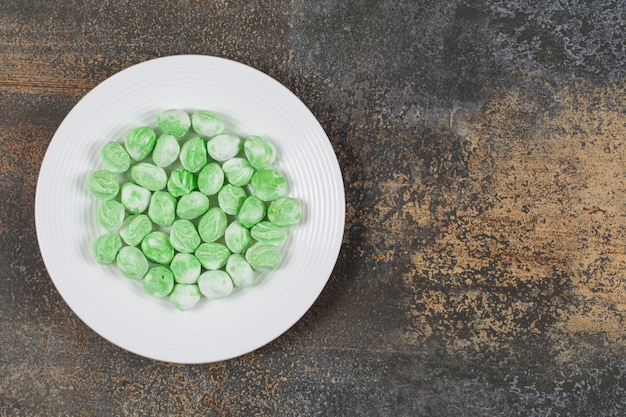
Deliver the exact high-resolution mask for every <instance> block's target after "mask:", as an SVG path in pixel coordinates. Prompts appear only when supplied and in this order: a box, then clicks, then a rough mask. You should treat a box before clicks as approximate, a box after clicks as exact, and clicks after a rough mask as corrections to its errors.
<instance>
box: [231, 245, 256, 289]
mask: <svg viewBox="0 0 626 417" xmlns="http://www.w3.org/2000/svg"><path fill="white" fill-rule="evenodd" d="M226 272H228V275H230V278H231V279H232V281H233V283H234V284H235V286H237V287H240V288H245V287H249V286H251V285H252V284H254V269H252V266H250V264H249V263H248V261H246V259H245V258H244V257H243V255H240V254H238V253H233V254H232V255H230V257H229V258H228V261H227V262H226Z"/></svg>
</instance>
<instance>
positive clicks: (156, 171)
mask: <svg viewBox="0 0 626 417" xmlns="http://www.w3.org/2000/svg"><path fill="white" fill-rule="evenodd" d="M130 176H131V177H132V178H133V180H135V183H136V184H137V185H140V186H142V187H143V188H145V189H146V190H150V191H159V190H162V189H164V188H165V186H166V185H167V173H166V172H165V170H164V169H163V168H161V167H158V166H156V165H154V164H151V163H148V162H139V163H138V164H135V165H133V167H132V168H131V169H130Z"/></svg>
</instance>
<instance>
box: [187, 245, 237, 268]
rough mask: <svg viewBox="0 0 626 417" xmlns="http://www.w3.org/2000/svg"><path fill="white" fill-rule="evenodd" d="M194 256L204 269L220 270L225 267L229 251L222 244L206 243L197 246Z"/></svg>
mask: <svg viewBox="0 0 626 417" xmlns="http://www.w3.org/2000/svg"><path fill="white" fill-rule="evenodd" d="M195 255H196V258H198V260H199V261H200V263H201V264H202V266H203V267H204V268H205V269H220V268H223V267H224V265H226V261H227V260H228V257H229V256H230V250H228V248H227V247H226V245H224V244H223V243H217V242H207V243H203V244H201V245H200V246H198V249H196V252H195Z"/></svg>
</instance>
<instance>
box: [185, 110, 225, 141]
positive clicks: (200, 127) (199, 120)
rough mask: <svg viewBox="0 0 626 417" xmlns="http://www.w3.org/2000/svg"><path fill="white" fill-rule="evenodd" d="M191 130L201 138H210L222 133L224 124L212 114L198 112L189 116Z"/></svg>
mask: <svg viewBox="0 0 626 417" xmlns="http://www.w3.org/2000/svg"><path fill="white" fill-rule="evenodd" d="M191 126H192V127H193V130H194V131H195V132H196V133H197V134H199V135H203V136H207V137H212V136H215V135H219V134H220V133H222V132H223V131H224V122H223V121H222V119H220V118H219V116H217V115H216V114H214V113H211V112H208V111H206V110H198V111H196V112H194V113H193V114H192V115H191Z"/></svg>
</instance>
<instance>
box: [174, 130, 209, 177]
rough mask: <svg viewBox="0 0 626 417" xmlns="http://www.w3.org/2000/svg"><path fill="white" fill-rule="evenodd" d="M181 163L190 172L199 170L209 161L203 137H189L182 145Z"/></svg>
mask: <svg viewBox="0 0 626 417" xmlns="http://www.w3.org/2000/svg"><path fill="white" fill-rule="evenodd" d="M178 158H179V159H180V163H181V164H182V165H183V168H185V169H186V170H187V171H189V172H198V171H200V170H201V169H202V167H203V166H205V165H206V163H207V150H206V142H205V141H204V139H202V138H201V137H198V136H196V137H195V138H191V139H189V140H188V141H187V142H185V143H183V146H181V147H180V155H179V157H178Z"/></svg>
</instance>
